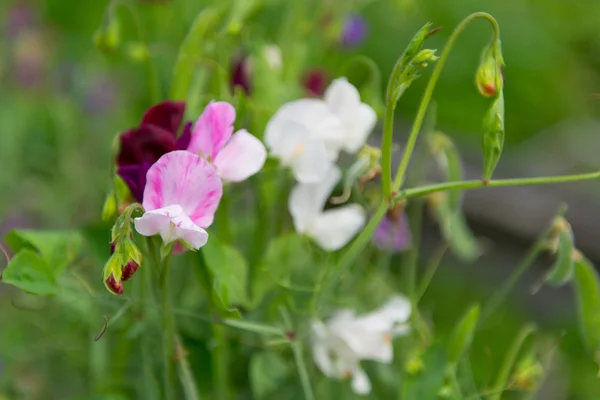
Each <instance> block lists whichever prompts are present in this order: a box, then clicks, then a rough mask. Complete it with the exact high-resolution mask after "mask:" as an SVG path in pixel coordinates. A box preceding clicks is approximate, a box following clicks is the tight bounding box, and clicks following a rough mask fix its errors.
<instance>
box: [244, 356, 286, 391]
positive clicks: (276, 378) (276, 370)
mask: <svg viewBox="0 0 600 400" xmlns="http://www.w3.org/2000/svg"><path fill="white" fill-rule="evenodd" d="M289 370H290V368H289V365H288V364H287V363H286V362H285V360H284V359H283V358H282V357H281V356H279V355H278V354H275V353H272V352H267V351H263V352H260V353H258V354H255V355H254V356H252V359H251V360H250V385H251V387H252V394H253V395H254V398H255V399H262V398H265V397H266V396H267V395H268V394H271V393H273V392H274V391H275V390H277V388H278V387H279V385H280V383H281V382H282V381H283V379H284V378H285V377H286V376H287V375H288V374H289Z"/></svg>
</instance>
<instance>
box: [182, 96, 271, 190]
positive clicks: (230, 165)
mask: <svg viewBox="0 0 600 400" xmlns="http://www.w3.org/2000/svg"><path fill="white" fill-rule="evenodd" d="M234 121H235V108H234V107H233V106H232V105H231V104H229V103H227V102H224V101H219V102H211V103H209V104H208V106H206V108H205V109H204V111H203V112H202V115H200V118H198V121H197V122H196V124H195V125H194V129H193V131H192V137H191V139H190V143H189V146H188V147H187V150H188V151H190V152H192V153H194V154H198V155H200V156H201V157H203V158H205V159H206V160H208V161H209V162H211V163H212V164H213V165H214V166H215V168H216V169H217V173H218V175H219V176H220V177H221V179H223V180H225V181H229V182H239V181H243V180H245V179H247V178H248V177H250V176H252V175H254V174H255V173H257V172H258V171H260V169H261V168H262V166H263V165H264V163H265V160H266V158H267V151H266V149H265V146H264V145H263V144H262V142H261V141H260V140H258V139H257V138H256V137H254V136H253V135H251V134H250V133H248V131H246V130H245V129H241V130H239V131H237V132H236V133H233V122H234Z"/></svg>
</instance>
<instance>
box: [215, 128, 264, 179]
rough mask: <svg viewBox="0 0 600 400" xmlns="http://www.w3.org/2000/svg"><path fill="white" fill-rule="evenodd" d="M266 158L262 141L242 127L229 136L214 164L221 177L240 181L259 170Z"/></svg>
mask: <svg viewBox="0 0 600 400" xmlns="http://www.w3.org/2000/svg"><path fill="white" fill-rule="evenodd" d="M266 159H267V150H266V149H265V146H264V145H263V144H262V142H261V141H260V140H258V139H257V138H256V137H254V136H252V135H251V134H250V133H248V131H246V130H245V129H242V130H240V131H237V132H236V133H235V134H234V135H233V136H232V137H231V139H230V140H229V142H227V144H226V145H225V147H223V149H222V150H221V151H220V152H219V154H218V155H217V157H215V160H214V164H215V167H217V171H218V173H219V176H220V177H221V178H222V179H224V180H226V181H230V182H240V181H243V180H244V179H246V178H248V177H250V176H252V175H254V174H255V173H257V172H258V171H260V169H261V168H262V166H263V165H264V163H265V160H266Z"/></svg>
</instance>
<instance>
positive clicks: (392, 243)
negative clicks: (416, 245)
mask: <svg viewBox="0 0 600 400" xmlns="http://www.w3.org/2000/svg"><path fill="white" fill-rule="evenodd" d="M373 243H374V244H375V247H377V248H379V249H382V250H388V251H391V252H396V253H398V252H402V251H404V250H406V249H408V248H410V247H411V245H412V234H411V232H410V227H409V225H408V218H407V216H406V213H404V212H402V214H400V216H399V218H398V219H395V218H391V217H390V216H387V215H386V216H385V217H384V218H383V219H382V220H381V222H380V223H379V225H378V226H377V229H376V230H375V233H374V234H373Z"/></svg>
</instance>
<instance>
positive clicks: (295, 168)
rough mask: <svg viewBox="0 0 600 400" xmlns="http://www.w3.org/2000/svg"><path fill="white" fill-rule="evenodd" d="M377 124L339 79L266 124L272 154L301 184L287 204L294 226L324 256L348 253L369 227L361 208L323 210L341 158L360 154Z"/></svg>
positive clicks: (353, 91) (337, 176) (282, 110)
mask: <svg viewBox="0 0 600 400" xmlns="http://www.w3.org/2000/svg"><path fill="white" fill-rule="evenodd" d="M376 122H377V116H376V114H375V111H374V110H373V109H372V108H371V107H370V106H369V105H367V104H366V103H363V102H361V99H360V94H359V92H358V90H357V89H356V88H355V87H354V86H353V85H352V84H350V83H349V82H348V81H347V80H346V79H345V78H338V79H336V80H334V81H333V82H332V83H331V85H330V86H329V87H328V88H327V90H326V91H325V95H324V97H323V99H318V98H305V99H299V100H295V101H292V102H289V103H287V104H284V105H283V106H282V107H281V108H280V109H279V110H278V111H277V112H276V113H275V115H273V117H272V118H271V120H270V121H269V123H268V124H267V127H266V132H265V142H266V144H267V146H268V147H269V149H270V150H271V154H272V155H273V156H275V157H277V158H279V160H280V161H281V164H282V165H283V166H286V167H289V168H290V169H291V170H292V174H293V176H294V178H295V179H296V180H297V185H296V186H295V187H294V188H293V189H292V193H291V196H290V199H289V204H288V206H289V210H290V213H291V215H292V218H293V220H294V226H295V228H296V230H297V231H298V232H301V233H303V234H306V235H307V236H309V237H311V238H312V239H313V240H315V242H316V243H317V244H318V245H319V246H321V247H322V248H323V249H325V250H328V251H333V250H337V249H339V248H341V247H343V246H344V245H345V244H346V243H348V241H349V240H350V239H352V237H354V235H356V233H357V232H358V231H359V230H360V229H361V228H362V226H363V225H364V223H365V212H364V210H363V209H362V207H361V206H360V205H358V204H350V205H344V206H341V207H338V208H335V209H332V210H327V211H324V207H325V205H326V202H327V199H328V198H329V196H330V194H331V192H332V190H333V189H334V188H335V186H336V184H337V183H338V182H339V180H340V178H341V172H340V170H339V168H338V167H337V165H336V162H337V160H338V157H339V155H340V153H341V152H342V151H345V152H347V153H350V154H355V153H357V152H358V151H359V150H360V149H361V148H362V147H363V146H364V144H365V142H366V140H367V137H368V136H369V134H370V133H371V131H372V130H373V127H374V126H375V123H376Z"/></svg>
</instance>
